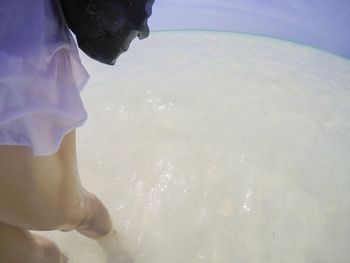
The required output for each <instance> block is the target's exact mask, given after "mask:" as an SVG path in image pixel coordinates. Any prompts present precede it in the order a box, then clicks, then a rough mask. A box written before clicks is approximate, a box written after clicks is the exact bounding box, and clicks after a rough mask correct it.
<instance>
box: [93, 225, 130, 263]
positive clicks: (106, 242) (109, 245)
mask: <svg viewBox="0 0 350 263" xmlns="http://www.w3.org/2000/svg"><path fill="white" fill-rule="evenodd" d="M95 240H96V241H97V242H98V244H99V245H100V247H101V248H102V250H103V252H104V254H105V256H106V259H107V262H108V263H133V262H134V260H133V258H132V257H131V255H130V253H129V252H128V251H127V250H125V249H124V248H123V247H122V245H121V244H120V241H119V238H118V235H117V232H116V231H115V230H114V229H113V230H112V231H110V232H109V233H108V234H107V235H105V236H102V237H100V238H97V239H95Z"/></svg>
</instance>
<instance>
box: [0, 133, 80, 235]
mask: <svg viewBox="0 0 350 263" xmlns="http://www.w3.org/2000/svg"><path fill="white" fill-rule="evenodd" d="M75 136H76V135H75V129H74V130H72V131H71V132H69V133H67V134H66V135H65V137H64V138H63V140H62V143H61V146H60V149H59V151H58V152H56V153H55V154H53V155H50V156H33V155H32V152H31V149H30V148H28V147H24V146H7V145H0V222H3V223H5V224H8V225H12V226H16V227H19V228H24V229H32V230H53V229H60V228H64V227H65V226H66V225H70V224H72V225H74V224H78V223H79V222H80V221H81V220H82V219H83V217H84V214H85V213H86V207H87V205H86V202H87V194H86V191H85V189H83V188H82V186H81V183H80V178H79V173H78V167H77V158H76V138H75Z"/></svg>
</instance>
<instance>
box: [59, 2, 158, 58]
mask: <svg viewBox="0 0 350 263" xmlns="http://www.w3.org/2000/svg"><path fill="white" fill-rule="evenodd" d="M153 3H154V0H61V4H62V9H63V13H64V16H65V18H66V21H67V24H68V27H69V28H70V29H71V30H72V31H73V33H74V34H75V35H76V38H77V41H78V46H79V48H80V49H81V50H82V51H83V52H84V53H86V54H87V55H88V56H89V57H91V58H93V59H95V60H97V61H99V62H101V63H105V64H108V65H114V64H115V62H116V60H117V58H118V57H119V55H120V54H122V53H124V52H125V51H127V50H128V49H129V46H130V43H131V42H132V41H133V40H134V39H135V38H136V37H138V38H139V39H144V38H146V37H148V35H149V28H148V25H147V20H148V18H149V17H150V16H151V14H152V6H153Z"/></svg>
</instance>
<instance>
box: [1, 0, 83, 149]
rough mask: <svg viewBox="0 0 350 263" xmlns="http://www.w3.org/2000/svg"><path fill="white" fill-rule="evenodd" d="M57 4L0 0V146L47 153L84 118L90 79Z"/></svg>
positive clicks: (41, 0)
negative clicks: (85, 92)
mask: <svg viewBox="0 0 350 263" xmlns="http://www.w3.org/2000/svg"><path fill="white" fill-rule="evenodd" d="M58 3H59V0H0V145H22V146H27V147H31V149H32V152H33V154H34V155H35V156H42V155H50V154H53V153H55V152H57V150H58V149H59V147H60V144H61V141H62V138H63V136H64V135H65V134H66V133H68V132H69V131H71V130H72V129H74V128H77V127H79V126H82V125H83V124H84V122H85V121H86V120H87V112H86V110H85V108H84V105H83V103H82V100H81V97H80V92H81V91H82V89H83V87H84V86H85V84H86V83H87V81H88V79H89V75H88V73H87V71H86V70H85V68H84V67H83V66H82V64H81V62H80V58H79V54H78V49H77V46H76V44H75V41H74V39H73V37H72V35H71V33H70V31H69V30H68V27H67V25H66V23H65V20H64V17H63V13H62V10H61V8H60V6H59V4H58Z"/></svg>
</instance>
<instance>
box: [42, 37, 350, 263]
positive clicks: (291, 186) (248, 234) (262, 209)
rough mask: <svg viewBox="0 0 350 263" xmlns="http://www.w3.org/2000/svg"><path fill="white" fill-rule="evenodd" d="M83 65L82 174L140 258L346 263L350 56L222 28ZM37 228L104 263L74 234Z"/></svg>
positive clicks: (71, 251)
mask: <svg viewBox="0 0 350 263" xmlns="http://www.w3.org/2000/svg"><path fill="white" fill-rule="evenodd" d="M82 60H83V63H84V65H86V68H87V69H88V71H89V73H90V75H91V80H90V82H89V84H88V85H87V87H86V88H85V89H84V90H83V92H82V94H81V95H82V98H83V101H84V104H85V107H86V109H87V111H88V114H89V120H88V121H87V123H86V124H85V125H84V126H83V127H81V128H79V129H78V130H77V140H78V141H77V149H78V161H79V172H80V176H81V179H82V182H83V184H84V185H85V186H86V188H88V189H89V190H90V191H92V192H94V193H96V194H97V195H98V196H99V197H100V198H101V199H102V200H103V201H104V202H105V204H106V205H107V206H108V208H109V209H110V211H111V214H112V216H113V220H114V224H115V226H116V229H117V230H118V231H119V234H120V236H121V238H122V240H123V242H124V244H125V246H126V247H127V248H129V249H130V250H131V251H132V255H133V256H134V257H135V262H137V263H148V262H152V263H164V262H166V263H173V262H174V263H179V262H215V263H216V262H217V263H219V262H220V263H221V262H225V263H226V262H227V263H232V262H240V263H242V262H252V263H255V262H268V263H271V262H278V263H279V262H308V263H309V262H338V263H339V262H344V263H345V262H349V259H350V252H349V249H348V244H349V243H350V226H349V224H348V221H349V217H350V194H349V192H348V189H349V187H350V177H349V173H350V117H349V116H350V105H349V101H350V61H348V60H345V59H342V58H340V57H337V56H334V55H331V54H329V53H325V52H322V51H320V50H316V49H313V48H309V47H305V46H301V45H295V44H292V43H289V42H284V41H278V40H273V39H268V38H261V37H256V36H251V35H243V34H231V33H230V34H228V33H219V32H161V33H153V34H151V35H150V37H149V38H148V39H145V40H142V41H134V42H133V43H132V45H131V47H130V49H129V51H128V52H127V53H125V54H123V55H122V56H121V57H120V58H119V59H118V61H117V65H116V66H115V67H109V66H105V65H102V64H97V63H95V62H94V61H92V60H90V59H89V58H87V57H85V56H84V55H83V54H82ZM42 233H43V234H45V235H46V236H48V237H50V238H52V240H54V241H56V242H57V243H58V244H59V246H60V247H61V249H62V250H63V252H64V253H65V254H67V255H68V256H69V257H70V259H71V261H70V262H72V263H74V262H77V263H78V262H84V263H90V262H91V263H92V262H94V263H95V262H97V263H98V262H101V263H102V262H104V261H103V257H102V252H101V251H100V250H99V248H98V247H97V246H96V244H95V243H94V241H91V240H88V239H86V238H84V237H81V236H79V234H77V233H75V232H70V233H61V232H42Z"/></svg>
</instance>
